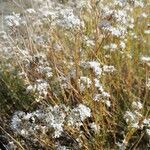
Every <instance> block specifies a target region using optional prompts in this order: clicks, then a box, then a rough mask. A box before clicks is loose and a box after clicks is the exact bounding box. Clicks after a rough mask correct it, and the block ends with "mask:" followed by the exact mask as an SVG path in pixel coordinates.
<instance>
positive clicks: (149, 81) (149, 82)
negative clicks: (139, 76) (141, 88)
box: [146, 78, 150, 90]
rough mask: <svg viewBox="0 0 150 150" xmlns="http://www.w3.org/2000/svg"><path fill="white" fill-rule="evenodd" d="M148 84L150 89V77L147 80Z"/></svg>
mask: <svg viewBox="0 0 150 150" xmlns="http://www.w3.org/2000/svg"><path fill="white" fill-rule="evenodd" d="M146 86H147V88H148V89H149V90H150V78H148V79H147V81H146Z"/></svg>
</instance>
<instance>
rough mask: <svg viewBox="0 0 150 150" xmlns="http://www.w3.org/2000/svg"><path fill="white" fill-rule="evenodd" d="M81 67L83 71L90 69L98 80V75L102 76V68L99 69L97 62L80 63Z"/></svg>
mask: <svg viewBox="0 0 150 150" xmlns="http://www.w3.org/2000/svg"><path fill="white" fill-rule="evenodd" d="M81 66H82V67H83V68H84V69H92V70H93V72H94V74H95V75H96V76H97V77H98V78H99V77H100V75H101V74H102V68H101V67H100V63H99V62H97V61H87V62H82V63H81Z"/></svg>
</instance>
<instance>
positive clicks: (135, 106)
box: [132, 101, 143, 110]
mask: <svg viewBox="0 0 150 150" xmlns="http://www.w3.org/2000/svg"><path fill="white" fill-rule="evenodd" d="M132 108H133V109H137V110H140V109H142V108H143V105H142V103H141V102H140V101H134V102H133V103H132Z"/></svg>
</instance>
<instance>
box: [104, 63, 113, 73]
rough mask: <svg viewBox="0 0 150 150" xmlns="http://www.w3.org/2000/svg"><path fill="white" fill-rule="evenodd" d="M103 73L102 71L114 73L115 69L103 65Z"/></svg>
mask: <svg viewBox="0 0 150 150" xmlns="http://www.w3.org/2000/svg"><path fill="white" fill-rule="evenodd" d="M103 71H104V72H114V71H116V69H115V67H114V66H108V65H104V66H103Z"/></svg>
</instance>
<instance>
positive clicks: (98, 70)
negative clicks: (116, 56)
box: [79, 61, 115, 107]
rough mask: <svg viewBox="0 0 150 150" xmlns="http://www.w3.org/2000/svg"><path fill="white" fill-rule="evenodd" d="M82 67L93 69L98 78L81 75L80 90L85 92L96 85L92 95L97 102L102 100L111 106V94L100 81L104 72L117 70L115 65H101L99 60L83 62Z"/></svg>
mask: <svg viewBox="0 0 150 150" xmlns="http://www.w3.org/2000/svg"><path fill="white" fill-rule="evenodd" d="M81 67H83V68H84V69H85V70H88V71H89V70H92V71H93V73H94V75H95V77H96V78H94V79H90V78H88V77H87V76H83V77H81V78H80V79H79V86H80V91H81V92H84V91H85V89H90V88H92V86H94V87H95V90H96V91H95V92H94V93H93V95H92V97H93V100H94V101H97V102H98V101H100V100H101V102H103V103H105V104H106V106H108V107H110V106H111V102H110V100H109V98H110V94H109V93H108V92H106V91H105V90H104V88H103V85H102V84H101V83H100V77H101V75H102V74H103V73H109V72H113V71H115V68H114V66H107V65H104V66H103V67H101V65H100V63H99V62H97V61H86V62H81Z"/></svg>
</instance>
